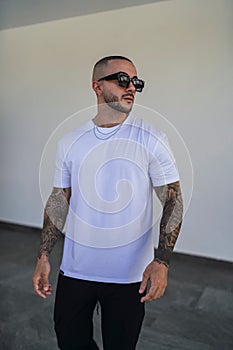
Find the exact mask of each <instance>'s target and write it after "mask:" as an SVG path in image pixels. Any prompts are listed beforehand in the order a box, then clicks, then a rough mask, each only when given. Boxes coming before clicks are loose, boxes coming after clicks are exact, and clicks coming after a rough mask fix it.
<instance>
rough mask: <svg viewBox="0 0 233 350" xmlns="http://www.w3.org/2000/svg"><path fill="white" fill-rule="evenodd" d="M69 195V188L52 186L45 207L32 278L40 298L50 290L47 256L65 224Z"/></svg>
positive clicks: (44, 296) (48, 293)
mask: <svg viewBox="0 0 233 350" xmlns="http://www.w3.org/2000/svg"><path fill="white" fill-rule="evenodd" d="M70 195H71V188H64V189H62V188H53V191H52V193H51V195H50V197H49V199H48V201H47V204H46V207H45V211H44V224H43V230H42V239H41V244H40V249H39V253H38V259H37V265H36V268H35V271H34V274H33V278H32V280H33V286H34V290H35V292H36V293H37V294H38V295H39V296H41V297H42V298H46V296H47V295H50V294H51V292H52V289H51V285H50V284H49V281H48V277H49V273H50V264H49V259H48V258H49V254H50V253H51V251H52V249H53V247H54V245H55V243H56V242H57V240H58V238H59V236H60V232H61V231H62V229H63V227H64V225H65V221H66V216H67V213H68V209H69V199H70Z"/></svg>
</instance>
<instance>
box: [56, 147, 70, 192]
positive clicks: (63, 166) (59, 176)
mask: <svg viewBox="0 0 233 350" xmlns="http://www.w3.org/2000/svg"><path fill="white" fill-rule="evenodd" d="M53 185H54V187H59V188H68V187H71V176H70V169H69V166H68V162H67V152H66V147H65V145H64V142H62V141H60V142H59V143H58V146H57V153H56V163H55V173H54V181H53Z"/></svg>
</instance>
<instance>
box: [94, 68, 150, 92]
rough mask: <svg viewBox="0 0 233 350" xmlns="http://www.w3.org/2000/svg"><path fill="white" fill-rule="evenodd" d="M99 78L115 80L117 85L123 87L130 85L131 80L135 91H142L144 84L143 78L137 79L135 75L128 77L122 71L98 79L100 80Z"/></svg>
mask: <svg viewBox="0 0 233 350" xmlns="http://www.w3.org/2000/svg"><path fill="white" fill-rule="evenodd" d="M101 80H117V81H118V84H119V86H121V87H124V88H128V87H129V85H130V82H132V83H133V85H134V87H135V89H136V91H138V92H142V90H143V88H144V85H145V82H144V81H143V80H141V79H138V77H136V76H135V77H133V78H130V76H129V75H128V74H127V73H124V72H118V73H114V74H110V75H107V76H106V77H103V78H100V79H98V81H101Z"/></svg>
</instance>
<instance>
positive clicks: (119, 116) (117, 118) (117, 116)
mask: <svg viewBox="0 0 233 350" xmlns="http://www.w3.org/2000/svg"><path fill="white" fill-rule="evenodd" d="M128 114H129V113H122V112H118V111H116V110H114V109H108V111H106V110H103V109H100V108H98V113H97V115H96V116H95V118H93V122H94V123H95V124H96V125H97V126H101V127H103V128H110V127H112V126H116V125H119V124H121V123H123V122H124V121H125V119H126V118H127V117H128Z"/></svg>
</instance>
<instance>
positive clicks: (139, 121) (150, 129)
mask: <svg viewBox="0 0 233 350" xmlns="http://www.w3.org/2000/svg"><path fill="white" fill-rule="evenodd" d="M129 123H130V124H131V125H132V126H133V127H135V128H138V129H139V130H140V132H141V133H142V134H144V135H145V136H146V135H147V136H148V137H149V138H152V139H156V140H165V139H166V138H167V136H166V134H165V132H163V131H162V130H159V129H158V128H156V126H154V125H152V124H150V123H149V122H147V121H145V120H144V119H143V118H141V117H139V116H133V115H132V116H131V117H130V119H129Z"/></svg>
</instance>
